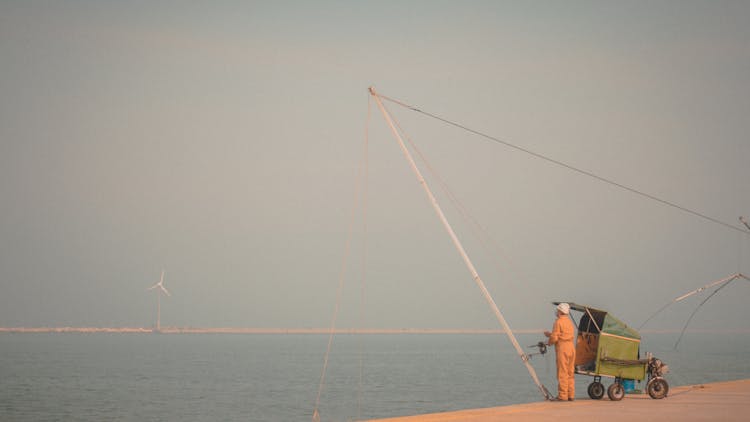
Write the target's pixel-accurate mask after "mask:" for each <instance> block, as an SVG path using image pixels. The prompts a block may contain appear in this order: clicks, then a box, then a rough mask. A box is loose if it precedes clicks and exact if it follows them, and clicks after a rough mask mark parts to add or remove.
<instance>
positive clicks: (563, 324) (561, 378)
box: [544, 303, 576, 401]
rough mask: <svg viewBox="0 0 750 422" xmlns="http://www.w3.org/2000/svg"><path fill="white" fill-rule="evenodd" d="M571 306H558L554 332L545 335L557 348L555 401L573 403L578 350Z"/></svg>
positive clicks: (546, 332) (553, 327) (564, 304)
mask: <svg viewBox="0 0 750 422" xmlns="http://www.w3.org/2000/svg"><path fill="white" fill-rule="evenodd" d="M569 313H570V305H568V304H567V303H561V304H559V305H557V310H556V314H557V319H556V320H555V324H554V325H553V326H552V331H551V332H550V331H545V332H544V335H545V336H547V337H549V344H550V345H554V346H555V355H557V397H555V398H554V401H565V400H568V401H573V400H574V399H575V395H576V394H575V388H576V387H575V385H576V383H575V376H574V374H575V366H574V365H575V360H576V348H575V345H574V344H573V339H574V338H575V327H574V326H573V322H572V321H571V320H570V318H569V317H568V314H569Z"/></svg>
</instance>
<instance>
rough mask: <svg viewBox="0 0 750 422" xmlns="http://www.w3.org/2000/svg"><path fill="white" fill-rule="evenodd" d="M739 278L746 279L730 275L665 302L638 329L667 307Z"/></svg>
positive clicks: (741, 275) (738, 275)
mask: <svg viewBox="0 0 750 422" xmlns="http://www.w3.org/2000/svg"><path fill="white" fill-rule="evenodd" d="M740 277H742V278H747V276H745V275H743V274H742V273H736V274H732V275H730V276H729V277H726V278H722V279H721V280H716V281H712V282H711V283H708V284H706V285H705V286H701V287H699V288H697V289H695V290H691V291H689V292H687V293H685V294H683V295H681V296H678V297H676V298H674V299H672V300H671V301H669V302H667V303H666V304H665V305H664V306H662V307H661V308H659V309H658V310H657V311H656V312H654V314H653V315H651V316H650V317H648V318H647V319H646V320H645V321H643V323H642V324H641V325H640V326H639V327H638V329H639V330H640V329H641V328H643V326H644V325H646V323H647V322H649V321H651V319H653V318H654V317H655V316H657V315H658V314H660V313H661V312H662V311H663V310H665V309H667V308H668V307H669V306H671V305H674V304H675V303H677V302H680V301H682V300H684V299H687V298H689V297H690V296H692V295H694V294H698V293H700V292H702V291H704V290H706V289H710V288H711V287H714V286H718V285H721V284H724V283H729V282H731V281H734V280H736V279H737V278H740ZM722 287H724V286H722ZM712 296H713V294H712ZM709 297H710V296H709Z"/></svg>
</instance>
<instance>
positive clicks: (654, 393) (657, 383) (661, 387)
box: [646, 378, 669, 399]
mask: <svg viewBox="0 0 750 422" xmlns="http://www.w3.org/2000/svg"><path fill="white" fill-rule="evenodd" d="M646 390H647V391H648V395H649V396H651V398H652V399H663V398H664V397H667V393H668V392H669V384H667V380H665V379H664V378H654V379H652V380H651V381H649V382H648V385H646Z"/></svg>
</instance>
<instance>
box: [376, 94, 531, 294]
mask: <svg viewBox="0 0 750 422" xmlns="http://www.w3.org/2000/svg"><path fill="white" fill-rule="evenodd" d="M386 110H387V108H386ZM393 123H394V124H395V125H396V127H397V128H398V130H399V132H401V134H402V135H403V137H404V138H405V139H406V142H407V143H408V144H409V146H411V148H412V149H413V150H414V152H416V153H417V156H418V157H419V159H420V160H421V161H422V162H423V163H424V165H425V167H426V168H427V170H428V171H429V172H430V174H431V175H432V177H433V179H434V180H435V181H437V184H438V186H440V189H441V190H442V191H443V193H444V194H445V196H446V197H447V198H448V200H449V201H450V202H451V204H453V207H454V209H456V211H458V213H459V215H460V216H461V218H463V220H464V222H466V223H468V226H469V228H470V229H471V231H472V233H473V234H474V236H475V237H476V238H477V240H479V244H480V245H481V246H482V248H483V249H484V251H485V253H486V254H487V255H488V256H490V257H493V256H496V255H502V257H503V259H504V260H505V261H506V264H507V265H508V267H509V269H511V270H512V272H513V273H515V274H516V275H515V277H516V278H519V279H520V278H521V277H519V276H518V273H520V271H518V270H517V269H516V265H514V264H513V262H512V260H511V259H510V258H509V257H508V256H506V255H507V254H505V253H503V251H502V249H501V248H500V247H499V246H498V245H497V242H495V241H494V240H493V239H492V237H491V236H490V235H489V233H488V231H487V229H485V228H484V227H483V226H482V225H481V224H480V223H479V222H478V221H477V219H476V218H474V216H473V215H472V214H471V213H470V212H469V210H468V209H467V208H466V206H464V204H463V203H462V202H461V201H460V200H459V199H458V196H456V195H455V194H454V193H453V191H452V190H451V189H450V187H449V186H448V184H447V183H446V182H445V180H444V179H443V178H442V177H441V176H440V174H439V173H438V172H437V170H436V169H435V168H434V167H433V166H432V165H431V164H430V162H429V160H427V157H426V156H425V155H424V154H423V153H422V151H421V150H420V149H419V148H418V147H417V145H416V144H415V143H414V142H413V141H412V139H411V137H409V135H408V134H406V132H405V131H404V129H403V128H402V127H401V125H400V124H399V122H398V121H396V120H394V121H393ZM490 263H491V265H492V266H493V267H494V268H495V271H497V272H498V273H502V272H503V271H502V269H501V268H500V266H499V265H497V262H496V261H495V260H494V259H490ZM509 281H510V283H509V284H510V287H511V290H512V291H513V293H514V294H520V286H518V285H517V283H516V282H514V280H513V278H510V279H509ZM521 281H522V283H523V284H528V283H526V282H525V281H524V280H521Z"/></svg>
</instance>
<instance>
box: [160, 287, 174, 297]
mask: <svg viewBox="0 0 750 422" xmlns="http://www.w3.org/2000/svg"><path fill="white" fill-rule="evenodd" d="M159 287H161V291H162V292H164V293H166V294H167V296H172V295H171V294H169V292H168V291H167V289H166V288H165V287H164V286H162V285H159Z"/></svg>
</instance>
